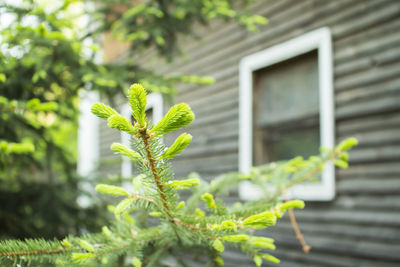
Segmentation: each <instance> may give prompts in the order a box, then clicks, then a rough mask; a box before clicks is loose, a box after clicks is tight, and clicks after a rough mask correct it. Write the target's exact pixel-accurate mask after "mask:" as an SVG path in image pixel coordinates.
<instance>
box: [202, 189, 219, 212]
mask: <svg viewBox="0 0 400 267" xmlns="http://www.w3.org/2000/svg"><path fill="white" fill-rule="evenodd" d="M201 199H203V200H204V201H205V202H206V204H207V207H208V208H209V209H215V208H216V204H215V201H214V197H213V196H212V195H211V194H210V193H205V194H203V195H202V196H201Z"/></svg>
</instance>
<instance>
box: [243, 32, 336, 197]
mask: <svg viewBox="0 0 400 267" xmlns="http://www.w3.org/2000/svg"><path fill="white" fill-rule="evenodd" d="M313 50H317V51H318V73H319V110H320V116H319V120H320V140H321V146H323V147H327V148H333V147H334V143H335V135H334V133H335V126H334V98H333V63H332V62H333V61H332V40H331V32H330V30H329V28H327V27H324V28H320V29H317V30H314V31H312V32H309V33H306V34H304V35H301V36H299V37H297V38H294V39H291V40H289V41H287V42H284V43H281V44H279V45H276V46H273V47H270V48H267V49H265V50H263V51H260V52H258V53H255V54H252V55H249V56H246V57H244V58H243V59H242V60H241V62H240V66H239V99H240V100H239V171H240V172H242V173H249V172H250V169H251V167H252V162H253V140H252V139H253V138H252V136H253V121H252V118H253V114H252V105H253V72H254V71H257V70H259V69H262V68H265V67H268V66H271V65H274V64H276V63H279V62H282V61H285V60H287V59H290V58H293V57H296V56H299V55H302V54H305V53H307V52H310V51H313ZM239 195H240V197H241V198H243V199H246V200H254V199H258V198H260V196H262V192H261V191H260V189H259V188H257V187H256V186H255V185H253V184H251V183H250V182H247V181H246V182H243V183H242V184H241V185H240V187H239ZM288 195H289V196H290V197H291V198H294V197H295V198H301V199H304V200H315V201H329V200H332V199H333V198H334V197H335V168H334V165H333V163H332V162H328V163H326V164H325V166H324V171H323V173H322V179H321V182H319V183H312V184H307V185H296V186H295V187H293V188H292V189H291V190H289V191H288Z"/></svg>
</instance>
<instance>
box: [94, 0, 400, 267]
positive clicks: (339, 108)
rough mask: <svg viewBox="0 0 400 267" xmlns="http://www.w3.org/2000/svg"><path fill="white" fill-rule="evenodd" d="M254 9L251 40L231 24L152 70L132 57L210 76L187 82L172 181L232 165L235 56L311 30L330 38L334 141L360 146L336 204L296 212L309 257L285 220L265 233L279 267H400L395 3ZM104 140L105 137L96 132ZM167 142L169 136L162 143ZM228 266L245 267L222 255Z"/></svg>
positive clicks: (280, 4)
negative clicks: (188, 140) (183, 146)
mask: <svg viewBox="0 0 400 267" xmlns="http://www.w3.org/2000/svg"><path fill="white" fill-rule="evenodd" d="M253 10H255V11H256V12H257V13H258V14H261V15H265V16H266V17H268V19H269V20H270V24H269V25H268V26H266V27H262V28H261V32H260V33H258V34H252V33H248V32H247V31H246V30H245V29H243V28H241V27H239V26H237V25H234V24H229V25H227V24H223V23H214V24H213V25H211V26H210V27H207V28H201V27H199V29H198V31H197V32H198V34H199V35H200V36H201V37H202V39H201V40H194V39H191V38H185V39H182V40H181V44H182V47H183V49H184V52H185V57H184V59H180V60H177V61H176V62H175V63H174V64H173V65H172V66H166V65H165V64H160V62H158V61H157V59H156V58H157V57H156V56H155V55H156V54H155V53H154V51H150V52H148V53H146V54H145V55H143V56H140V57H138V59H137V60H140V61H141V62H144V63H146V65H147V66H150V67H152V68H153V69H154V70H157V71H159V72H162V73H188V74H197V75H211V76H213V77H215V78H216V83H215V84H213V85H211V86H196V85H185V86H182V87H181V88H180V90H179V95H178V97H177V99H176V101H177V102H181V101H185V102H187V103H188V104H189V105H190V106H191V107H192V109H193V111H194V112H195V114H196V120H195V121H194V123H193V124H192V126H190V127H189V128H188V129H187V131H188V132H190V133H191V134H192V135H193V136H194V138H193V143H192V144H191V145H190V147H189V148H188V149H187V151H186V152H185V153H184V155H183V156H182V157H180V158H179V159H177V160H176V161H175V169H176V172H177V175H178V176H184V175H186V174H187V173H188V172H189V171H197V172H199V173H200V174H202V175H203V176H204V177H207V178H210V177H214V176H215V175H217V174H219V173H222V172H227V171H232V170H237V167H238V130H239V125H238V82H239V81H238V64H239V61H240V59H241V58H242V57H244V56H246V55H249V54H252V53H255V52H257V51H260V50H262V49H265V48H268V47H270V46H272V45H276V44H279V43H281V42H283V41H286V40H288V39H291V38H293V37H296V36H299V35H301V34H303V33H306V32H308V31H311V30H313V29H316V28H319V27H323V26H328V27H330V29H331V31H332V35H333V49H334V88H335V107H336V111H335V117H336V138H337V140H341V139H343V138H345V137H348V136H355V137H357V138H358V139H359V141H360V145H359V146H358V147H357V148H355V149H354V150H353V151H351V153H350V157H351V161H350V163H351V167H350V168H349V169H347V170H340V171H338V172H337V175H336V182H337V188H336V191H337V196H336V198H335V200H334V201H331V202H324V203H315V202H314V203H313V202H309V203H307V208H306V209H305V210H304V211H298V212H296V216H297V219H298V221H299V224H300V227H301V229H302V231H303V233H304V235H305V238H306V240H307V242H308V243H309V244H310V245H311V246H312V247H313V249H312V251H311V253H310V254H308V255H305V254H303V253H302V252H301V248H300V245H299V244H298V241H297V240H296V238H295V236H294V234H293V230H292V229H291V226H290V223H289V222H288V220H287V218H286V219H285V220H283V221H281V222H280V223H278V226H277V227H275V228H273V229H271V230H270V231H268V233H266V234H268V235H269V236H273V237H274V238H276V243H277V245H278V249H277V251H276V252H275V253H273V254H274V255H276V256H278V257H279V258H281V259H282V263H281V266H285V267H286V266H349V267H353V266H371V267H372V266H399V263H400V30H399V29H400V1H396V0H387V1H384V0H370V1H367V0H365V1H358V0H336V1H323V0H279V1H276V0H271V1H258V2H257V3H255V4H254V6H253ZM102 132H103V133H102V138H103V140H102V142H105V143H108V140H109V139H107V141H106V138H107V137H106V136H107V134H106V132H105V130H104V129H102ZM169 141H170V139H167V143H168V142H169ZM225 261H226V266H240V265H241V266H246V265H247V264H248V262H249V261H248V260H247V257H244V256H242V255H241V254H236V253H228V254H227V258H226V260H225Z"/></svg>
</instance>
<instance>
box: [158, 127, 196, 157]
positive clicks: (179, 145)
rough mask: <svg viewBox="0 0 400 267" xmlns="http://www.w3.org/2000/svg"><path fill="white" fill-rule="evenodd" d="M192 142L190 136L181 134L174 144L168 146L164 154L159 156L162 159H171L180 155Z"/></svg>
mask: <svg viewBox="0 0 400 267" xmlns="http://www.w3.org/2000/svg"><path fill="white" fill-rule="evenodd" d="M190 141H192V136H191V135H190V134H187V133H183V134H181V135H180V136H179V137H178V138H177V139H176V140H175V142H174V143H173V144H172V146H170V147H169V148H168V149H167V150H165V152H164V154H162V155H161V158H162V159H167V158H172V157H175V156H177V155H178V154H179V153H181V152H182V151H183V150H184V149H185V148H186V147H187V146H188V145H189V143H190Z"/></svg>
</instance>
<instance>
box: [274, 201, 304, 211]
mask: <svg viewBox="0 0 400 267" xmlns="http://www.w3.org/2000/svg"><path fill="white" fill-rule="evenodd" d="M304 206H305V204H304V201H303V200H289V201H286V202H285V203H283V204H281V205H279V209H280V210H282V211H284V210H289V209H304Z"/></svg>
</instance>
